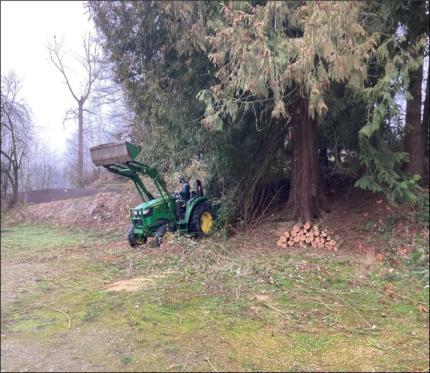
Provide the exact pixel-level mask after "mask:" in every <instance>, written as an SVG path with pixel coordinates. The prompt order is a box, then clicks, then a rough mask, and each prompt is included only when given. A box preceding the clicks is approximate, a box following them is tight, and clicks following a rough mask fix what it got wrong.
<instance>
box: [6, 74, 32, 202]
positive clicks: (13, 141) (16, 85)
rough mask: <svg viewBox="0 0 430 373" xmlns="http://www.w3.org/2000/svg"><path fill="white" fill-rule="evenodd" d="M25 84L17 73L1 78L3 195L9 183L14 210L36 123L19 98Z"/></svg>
mask: <svg viewBox="0 0 430 373" xmlns="http://www.w3.org/2000/svg"><path fill="white" fill-rule="evenodd" d="M20 89H21V82H20V80H19V79H18V78H17V76H16V75H15V73H14V72H10V73H9V74H8V75H6V76H2V77H1V175H2V183H1V187H2V194H6V192H7V190H8V186H9V183H10V185H11V189H12V199H11V200H10V206H13V205H14V204H15V203H16V202H17V199H18V190H19V183H20V178H19V176H20V175H19V170H20V168H21V165H22V161H23V158H24V156H25V155H26V152H27V150H28V145H29V143H30V141H31V133H32V121H31V115H30V109H29V107H28V105H27V104H26V103H25V102H24V101H23V100H22V99H20V98H19V91H20Z"/></svg>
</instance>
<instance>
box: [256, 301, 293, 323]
mask: <svg viewBox="0 0 430 373" xmlns="http://www.w3.org/2000/svg"><path fill="white" fill-rule="evenodd" d="M262 304H263V305H265V306H266V307H268V308H270V309H271V310H273V311H275V312H277V313H278V314H279V315H281V316H282V317H283V318H285V319H287V320H290V319H291V318H290V316H289V315H287V314H286V313H284V312H283V311H281V310H279V309H277V308H276V307H275V306H272V305H271V304H270V303H262Z"/></svg>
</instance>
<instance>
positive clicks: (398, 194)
mask: <svg viewBox="0 0 430 373" xmlns="http://www.w3.org/2000/svg"><path fill="white" fill-rule="evenodd" d="M390 44H391V45H392V47H393V48H394V49H395V48H396V47H397V45H398V42H397V40H396V38H395V37H394V36H393V37H392V38H390V39H387V40H386V41H385V42H384V43H382V44H381V45H380V46H379V47H378V49H377V50H376V54H375V55H376V59H377V61H378V62H379V63H384V64H385V67H384V73H383V75H382V77H381V78H380V79H379V80H378V81H377V82H376V84H375V85H373V86H371V87H368V88H366V89H365V90H363V97H364V98H365V100H366V102H367V105H368V121H367V123H366V125H365V126H363V127H362V128H361V129H360V131H359V143H360V161H361V163H362V165H363V166H364V167H365V169H366V173H365V175H364V176H363V177H362V178H361V179H359V180H358V181H357V182H356V183H355V185H356V186H357V187H360V188H362V189H367V190H370V191H372V192H381V191H383V192H385V194H386V195H387V197H388V200H389V201H390V202H391V203H395V202H396V201H401V202H406V203H408V204H411V205H419V204H420V203H421V200H420V198H419V196H418V195H419V194H418V193H419V188H418V184H417V183H418V181H419V180H420V178H419V177H418V176H416V175H415V176H411V177H408V176H407V175H405V174H404V173H403V172H402V167H403V165H404V163H405V162H407V160H408V154H407V153H404V152H400V151H397V152H396V151H393V150H391V149H390V147H389V142H388V141H387V140H388V139H387V136H390V132H391V131H390V130H391V129H390V127H389V126H390V122H389V119H390V115H391V116H395V115H396V114H398V113H397V110H398V109H397V106H396V104H395V102H394V98H395V94H396V92H398V91H399V90H400V89H401V88H403V87H404V84H405V80H407V77H408V71H409V70H410V69H412V68H416V63H417V62H416V61H415V60H414V59H413V58H412V57H411V55H410V54H409V53H406V52H402V51H401V52H399V53H397V54H395V55H394V56H393V57H392V56H390V54H389V53H388V48H389V47H390ZM415 47H416V48H420V47H419V46H415Z"/></svg>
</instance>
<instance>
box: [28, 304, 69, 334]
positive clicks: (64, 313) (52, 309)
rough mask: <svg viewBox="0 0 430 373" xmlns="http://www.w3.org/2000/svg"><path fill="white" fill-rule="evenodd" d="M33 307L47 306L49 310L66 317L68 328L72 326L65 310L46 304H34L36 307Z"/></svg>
mask: <svg viewBox="0 0 430 373" xmlns="http://www.w3.org/2000/svg"><path fill="white" fill-rule="evenodd" d="M34 308H47V309H49V310H51V311H56V312H59V313H62V314H63V315H64V316H66V318H67V322H68V329H70V328H71V327H72V320H71V319H70V316H69V315H68V314H67V313H66V312H64V311H62V310H60V309H58V308H54V307H50V306H46V305H44V304H40V305H36V307H34Z"/></svg>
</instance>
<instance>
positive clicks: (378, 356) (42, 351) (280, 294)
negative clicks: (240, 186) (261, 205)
mask: <svg viewBox="0 0 430 373" xmlns="http://www.w3.org/2000/svg"><path fill="white" fill-rule="evenodd" d="M266 246H267V247H266ZM1 253H2V264H1V266H2V285H1V288H2V311H1V326H2V328H1V329H2V342H1V343H2V352H1V353H2V370H6V371H10V370H13V371H24V370H31V371H49V370H63V371H70V370H73V371H88V370H91V371H93V370H97V371H100V370H107V371H136V370H140V371H142V370H145V371H154V370H155V371H227V370H228V371H238V370H239V371H261V370H269V371H310V370H311V371H319V370H320V371H340V370H342V371H345V370H349V371H426V370H428V368H429V358H428V353H429V336H428V332H429V318H428V316H429V314H428V308H429V290H428V287H426V282H425V281H424V280H423V279H422V277H420V275H419V274H418V273H415V272H413V271H412V270H411V268H410V267H409V266H407V265H405V264H403V263H399V264H398V265H395V266H393V265H392V264H389V263H381V262H378V261H376V260H374V258H371V257H358V256H352V255H347V254H345V253H343V254H336V255H334V254H333V253H331V254H328V253H326V252H321V251H310V250H309V249H308V250H298V249H297V250H290V251H287V250H283V251H281V250H278V249H276V248H275V247H274V245H270V244H266V245H263V244H261V243H257V242H255V243H252V242H251V243H250V244H249V248H248V250H243V248H242V249H239V248H238V247H235V246H234V244H233V243H231V242H230V243H228V242H223V241H219V240H215V239H207V240H203V241H199V242H197V241H194V240H190V239H187V238H176V239H175V240H174V241H173V242H172V243H171V244H169V245H166V247H164V248H161V249H155V248H148V249H145V250H141V251H136V250H132V249H130V248H128V247H127V245H126V243H125V242H124V241H123V239H122V238H120V237H112V236H108V235H106V236H104V237H100V236H95V235H94V234H89V233H84V232H73V233H72V232H70V231H67V232H66V231H63V230H60V229H59V228H52V227H47V226H41V225H40V226H35V225H21V226H10V227H3V228H2V235H1ZM130 279H137V280H134V283H135V284H138V286H140V288H139V289H137V290H136V289H135V291H120V292H118V291H109V285H111V284H113V283H115V282H116V281H119V280H130ZM124 283H125V284H126V285H127V284H128V283H127V282H124ZM132 283H133V281H132ZM129 290H133V289H131V288H130V289H129ZM426 311H427V312H426Z"/></svg>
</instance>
